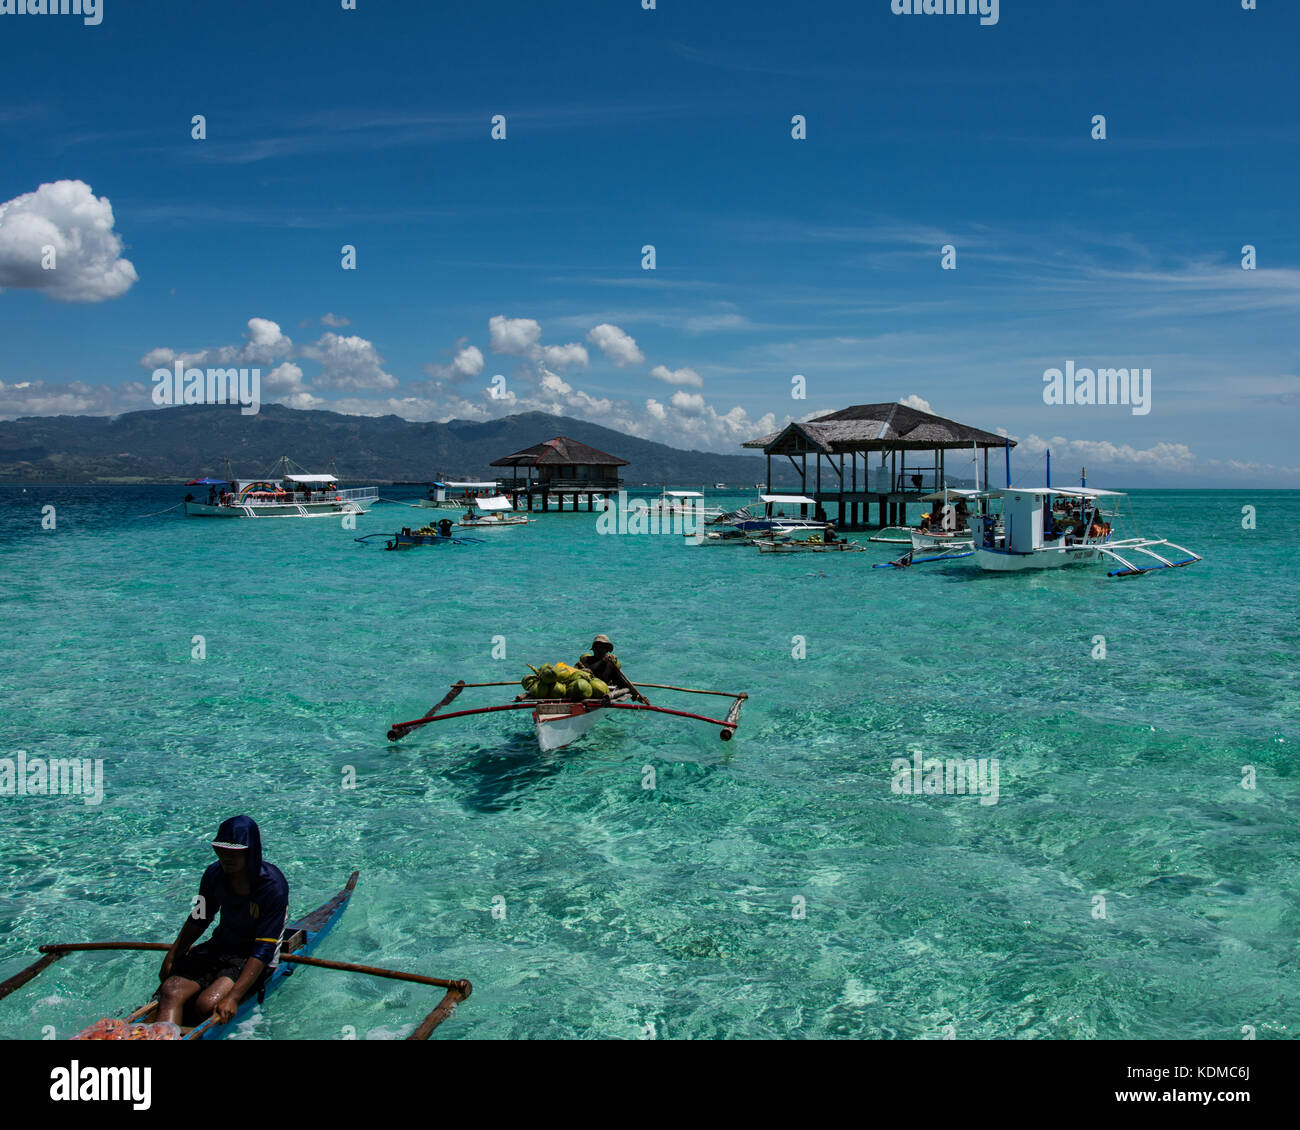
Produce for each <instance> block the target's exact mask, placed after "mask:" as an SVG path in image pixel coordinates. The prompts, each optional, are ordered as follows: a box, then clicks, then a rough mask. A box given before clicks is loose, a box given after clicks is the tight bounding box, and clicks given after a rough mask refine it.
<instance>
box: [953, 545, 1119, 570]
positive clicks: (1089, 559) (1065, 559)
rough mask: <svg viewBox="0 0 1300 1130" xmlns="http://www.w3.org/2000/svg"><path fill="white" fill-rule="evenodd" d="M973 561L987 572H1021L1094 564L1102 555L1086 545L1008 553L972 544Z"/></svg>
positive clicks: (1050, 547)
mask: <svg viewBox="0 0 1300 1130" xmlns="http://www.w3.org/2000/svg"><path fill="white" fill-rule="evenodd" d="M974 551H975V563H976V564H977V565H978V566H979V567H980V568H981V569H983V570H985V571H986V572H989V573H1021V572H1024V571H1026V570H1029V569H1061V568H1064V567H1065V566H1067V565H1095V564H1096V563H1097V562H1098V561H1100V560H1101V559H1102V557H1103V554H1100V553H1098V552H1097V551H1096V550H1095V549H1088V548H1087V547H1080V548H1077V549H1075V548H1066V547H1065V546H1049V547H1045V548H1043V549H1036V550H1034V551H1033V552H1032V553H1008V552H1007V551H1005V550H1000V549H988V548H986V547H984V546H979V545H977V546H974Z"/></svg>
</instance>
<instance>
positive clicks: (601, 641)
mask: <svg viewBox="0 0 1300 1130" xmlns="http://www.w3.org/2000/svg"><path fill="white" fill-rule="evenodd" d="M574 666H576V667H578V668H581V669H583V670H587V671H590V672H591V673H592V674H593V675H595V676H596V678H598V679H601V680H603V681H604V682H606V683H608V684H609V685H610V686H611V687H627V689H628V690H630V691H631V692H632V697H633V698H634V699H636V700H637V702H648V701H649V700H648V699H646V698H645V697H644V696H643V695H642V694H641V692H640V691H638V690H637V689H636V687H634V686H633V685H632V684H631V683H630V682H628V678H627V676H626V675H624V674H623V669H622V668H621V667H620V666H619V664H618V659H617V657H615V655H614V645H613V644H612V643H610V642H609V636H597V637H596V638H595V639H594V640H592V641H591V651H589V652H588V653H587V654H585V655H584V656H583V657H582V658H581V659H579V660H578V662H577V663H576V664H574Z"/></svg>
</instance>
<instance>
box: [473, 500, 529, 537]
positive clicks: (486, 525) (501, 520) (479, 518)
mask: <svg viewBox="0 0 1300 1130" xmlns="http://www.w3.org/2000/svg"><path fill="white" fill-rule="evenodd" d="M510 509H511V507H510V499H508V498H506V496H505V495H503V494H496V495H493V496H492V497H490V498H476V499H474V501H473V502H472V503H470V504H469V506H468V507H467V508H466V513H472V514H473V515H474V516H473V517H472V518H462V519H461V520H460V521H459V522H457V523H456V525H458V526H465V527H467V528H470V529H475V530H490V529H494V528H496V527H497V526H526V525H528V523H529V522H532V521H536V519H534V518H529V517H527V516H526V515H523V514H508V513H506V511H508V510H510Z"/></svg>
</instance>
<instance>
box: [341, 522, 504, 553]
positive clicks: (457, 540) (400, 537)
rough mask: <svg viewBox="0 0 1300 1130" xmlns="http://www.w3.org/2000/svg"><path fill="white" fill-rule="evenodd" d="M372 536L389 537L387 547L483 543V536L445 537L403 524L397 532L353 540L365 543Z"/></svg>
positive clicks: (368, 535) (385, 544)
mask: <svg viewBox="0 0 1300 1130" xmlns="http://www.w3.org/2000/svg"><path fill="white" fill-rule="evenodd" d="M371 538H388V541H387V542H385V543H384V548H385V549H410V548H411V547H412V546H416V545H482V544H483V539H482V538H470V537H464V536H461V537H456V536H450V537H443V536H442V534H438V533H432V534H425V533H419V532H417V531H414V530H412V529H411V528H410V526H403V527H402V528H401V529H400V530H398V531H397V533H395V534H393V535H391V536H390V535H388V534H366V536H365V537H362V538H353V539H352V540H353V541H359V542H361V543H362V544H363V545H364V544H365V543H366V542H368V541H369V540H370V539H371Z"/></svg>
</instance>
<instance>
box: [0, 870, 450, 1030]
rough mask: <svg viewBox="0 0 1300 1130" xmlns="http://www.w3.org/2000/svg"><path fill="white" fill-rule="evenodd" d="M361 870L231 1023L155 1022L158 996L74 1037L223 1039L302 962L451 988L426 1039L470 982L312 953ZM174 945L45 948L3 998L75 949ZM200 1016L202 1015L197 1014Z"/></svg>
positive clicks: (291, 944) (286, 949) (314, 916)
mask: <svg viewBox="0 0 1300 1130" xmlns="http://www.w3.org/2000/svg"><path fill="white" fill-rule="evenodd" d="M360 874H361V872H359V871H353V872H352V874H351V875H350V876H349V878H348V882H347V886H345V887H344V888H343V889H342V890H341V891H339V893H338V894H336V895H335V896H334V897H333V898H332V899H330V900H329V901H328V902H326V903H323V904H321V905H320V906H318V907H317V908H316V909H315V910H313V911H312V912H311V913H310V914H308V915H306V916H305V917H303V918H300V919H299V920H298V921H297V922H295V923H294V924H293V925H292V926H289V927H287V928H286V929H285V931H284V936H283V938H282V940H281V943H280V957H279V963H278V964H276V965H274V966H272V967H271V968H270V970H269V971H268V973H267V974H266V975H265V976H264V977H263V978H262V981H261V984H260V985H257V986H254V987H253V988H252V989H251V990H250V991H249V993H248V995H247V996H245V997H244V999H243V1000H242V1001H241V1002H240V1004H239V1008H238V1010H237V1011H236V1012H235V1015H234V1016H233V1017H232V1018H231V1020H230V1022H229V1023H227V1024H217V1023H216V1022H215V1021H214V1019H213V1018H212V1017H208V1018H207V1019H206V1020H203V1021H201V1022H196V1023H193V1024H187V1025H185V1026H183V1027H181V1028H179V1029H176V1028H171V1026H169V1025H158V1026H157V1027H156V1028H154V1029H153V1030H151V1028H152V1027H153V1026H152V1025H151V1022H150V1017H154V1016H156V1015H157V1012H158V999H157V997H156V996H155V997H154V999H152V1000H150V1001H149V1002H148V1003H146V1004H144V1005H141V1006H140V1007H139V1008H137V1009H135V1010H134V1011H133V1012H131V1013H130V1014H129V1015H128V1016H126V1017H125V1018H123V1019H119V1020H105V1021H98V1022H96V1023H95V1024H92V1025H91V1026H90V1027H89V1028H87V1029H85V1030H84V1031H83V1032H82V1033H78V1035H76V1036H74V1037H72V1038H73V1039H92V1040H93V1039H110V1040H115V1039H181V1040H222V1039H225V1038H226V1037H227V1036H229V1035H231V1034H232V1033H233V1032H234V1031H235V1028H236V1023H237V1022H238V1021H240V1020H243V1019H246V1018H247V1017H248V1015H249V1014H250V1013H251V1012H252V1011H253V1010H254V1009H256V1008H257V1007H258V1006H259V1005H260V1004H262V1003H263V1001H265V999H266V998H267V997H268V996H270V995H271V994H272V993H273V992H275V991H276V990H277V989H279V988H281V987H282V986H283V984H284V982H285V980H286V979H287V978H289V977H290V976H292V975H293V972H294V967H295V966H297V965H302V966H312V967H314V968H317V969H335V970H339V971H341V972H345V973H364V974H366V975H368V976H371V977H383V978H386V979H388V980H393V981H408V982H411V983H413V984H416V985H432V986H435V987H437V988H441V989H445V990H446V992H445V994H444V996H443V998H442V1000H441V1001H439V1002H438V1005H437V1007H436V1008H434V1009H433V1011H432V1012H430V1013H429V1014H428V1015H427V1016H426V1017H425V1018H424V1019H423V1020H422V1021H420V1023H419V1024H417V1025H416V1027H415V1030H414V1031H413V1032H412V1033H411V1034H410V1035H409V1036H408V1037H407V1039H408V1040H427V1039H428V1038H429V1036H430V1035H431V1034H432V1032H433V1030H434V1029H435V1028H437V1027H438V1025H439V1024H441V1023H442V1022H443V1021H444V1020H446V1019H447V1018H448V1017H449V1016H451V1015H452V1013H454V1012H455V1011H456V1006H457V1005H458V1004H460V1003H461V1002H462V1001H464V1000H466V999H467V998H468V997H469V995H470V993H471V992H473V989H474V987H473V985H471V984H470V982H469V981H463V980H462V981H450V980H445V979H442V978H439V977H425V976H423V975H422V974H419V973H403V972H402V971H400V970H397V969H385V968H382V967H379V966H371V965H354V964H352V963H350V962H343V961H323V960H321V959H320V958H315V957H312V956H311V954H312V952H313V951H314V950H315V949H316V947H317V946H319V945H320V943H321V942H322V941H323V940H324V939H325V938H326V936H327V935H328V934H329V933H330V931H331V930H333V929H334V927H335V926H337V925H338V923H339V920H340V919H341V918H342V917H343V912H344V911H345V910H347V907H348V903H349V901H350V900H351V898H352V892H353V890H354V889H355V888H356V885H357V878H358V876H359V875H360ZM169 949H171V945H169V944H168V943H166V942H70V943H61V944H56V945H45V946H41V947H40V952H41V953H42V954H43V955H44V956H43V957H41V958H40V960H38V961H36V962H34V963H33V964H32V965H29V966H28V967H27V968H26V969H24V970H22V971H21V972H19V973H16V974H14V976H12V977H10V978H9V979H8V980H7V981H5V982H4V983H2V984H0V999H3V998H4V997H7V996H8V995H9V994H10V993H12V992H14V991H15V990H17V989H20V988H22V986H23V985H25V984H27V982H29V981H31V980H32V979H33V978H35V977H37V976H38V975H39V974H41V973H42V972H44V971H45V970H46V969H48V968H49V967H50V966H51V965H53V964H54V963H55V962H56V961H58V960H60V959H61V958H63V957H65V956H66V955H67V954H70V953H78V952H86V951H104V950H160V951H162V952H166V951H167V950H169ZM193 1019H197V1018H193Z"/></svg>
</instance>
